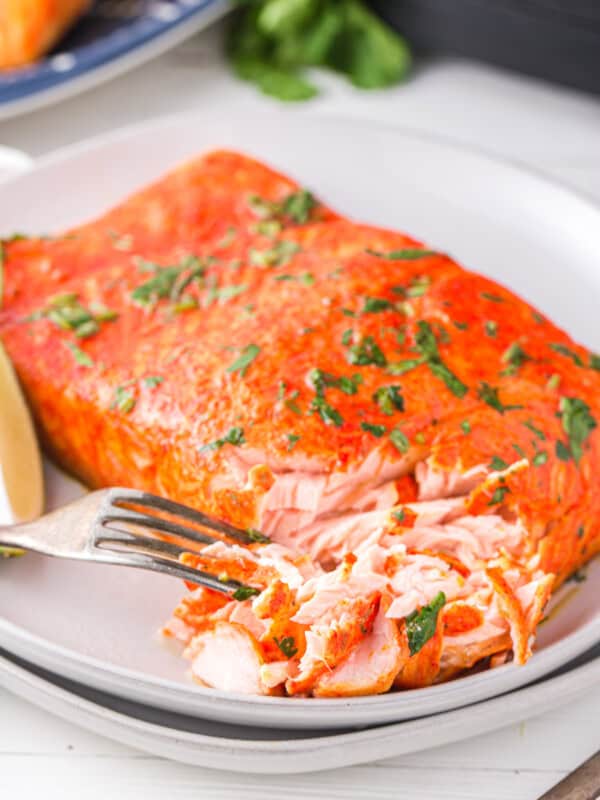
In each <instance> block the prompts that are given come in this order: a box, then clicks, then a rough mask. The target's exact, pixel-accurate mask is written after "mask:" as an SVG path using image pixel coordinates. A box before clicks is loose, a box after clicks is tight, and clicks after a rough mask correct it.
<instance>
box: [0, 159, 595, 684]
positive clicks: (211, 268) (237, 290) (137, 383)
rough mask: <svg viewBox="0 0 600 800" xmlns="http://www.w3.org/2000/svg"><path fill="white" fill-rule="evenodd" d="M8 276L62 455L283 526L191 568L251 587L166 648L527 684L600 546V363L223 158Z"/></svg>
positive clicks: (240, 678)
mask: <svg viewBox="0 0 600 800" xmlns="http://www.w3.org/2000/svg"><path fill="white" fill-rule="evenodd" d="M2 256H3V258H2V261H3V276H4V281H3V284H4V291H3V302H2V307H1V309H0V336H1V338H2V341H3V343H4V345H5V347H6V349H7V351H8V353H9V355H10V356H11V358H12V360H13V362H14V364H15V367H16V369H17V371H18V374H19V377H20V379H21V382H22V384H23V386H24V389H25V391H26V393H27V396H28V399H29V402H30V404H31V407H32V409H33V412H34V414H35V417H36V420H37V423H38V426H39V430H40V432H41V434H42V436H43V439H44V442H45V445H46V447H47V449H48V451H49V452H50V453H51V454H52V455H53V457H54V458H55V459H56V460H57V461H58V462H59V463H60V464H62V465H63V466H64V467H66V468H67V469H68V470H69V471H70V472H72V473H73V474H75V475H77V476H78V477H79V478H81V479H82V480H83V481H84V482H85V483H86V484H88V485H89V486H90V487H100V486H110V485H123V486H131V487H136V488H139V489H144V490H147V491H151V492H155V493H157V494H160V495H164V496H167V497H171V498H172V499H174V500H178V501H180V502H183V503H186V504H188V505H191V506H194V507H196V508H199V509H202V510H204V511H206V512H208V513H211V514H215V515H217V516H219V517H222V518H224V519H227V520H229V521H231V522H232V523H234V524H237V525H240V526H242V527H245V528H251V529H254V530H260V531H261V532H262V534H261V535H258V534H257V537H256V538H257V541H256V544H254V545H252V546H251V547H249V548H246V549H244V548H239V547H234V548H226V547H225V546H224V545H222V544H219V543H217V544H215V545H211V546H210V547H205V548H203V549H202V550H201V551H199V552H197V553H191V554H189V555H187V556H185V560H186V561H187V562H188V563H190V564H192V565H198V566H202V567H204V568H206V569H210V570H212V571H213V572H215V571H216V572H217V573H218V574H227V575H228V576H230V577H236V578H238V579H240V580H243V581H245V582H246V583H249V584H250V585H251V586H252V587H254V593H253V595H252V596H250V597H245V598H239V599H234V600H228V599H227V598H226V597H224V596H221V595H219V594H216V593H213V592H209V591H207V590H204V589H199V588H195V587H190V594H189V595H187V596H186V597H185V598H184V599H183V600H182V603H181V604H180V606H179V607H178V608H177V609H176V611H175V615H174V616H173V618H172V620H171V621H170V622H169V623H168V624H167V626H166V628H165V633H166V634H167V635H170V636H173V637H176V638H177V639H179V640H181V641H182V642H183V644H184V645H185V655H186V656H187V657H188V658H190V660H191V663H192V672H193V674H194V676H195V678H196V679H197V680H198V681H200V682H202V683H204V684H206V685H209V686H214V687H216V688H223V689H227V690H231V691H238V692H249V693H264V694H273V693H276V694H282V693H287V694H290V695H292V694H304V695H316V696H345V695H352V694H373V693H380V692H385V691H388V690H392V689H397V690H399V689H407V688H415V687H419V686H426V685H429V684H431V683H434V682H439V681H443V680H447V679H449V678H452V677H455V676H457V675H460V674H462V673H464V671H465V670H468V669H470V668H472V667H475V666H477V667H478V668H480V667H482V666H486V665H487V666H492V667H493V666H497V665H499V664H501V663H503V662H504V661H506V660H509V659H513V660H514V661H516V662H517V663H524V662H525V661H526V660H527V659H528V658H529V656H530V655H531V643H532V641H533V637H534V634H535V630H536V627H537V625H538V623H539V621H540V619H541V618H542V615H543V611H544V607H545V605H546V602H547V600H548V598H549V596H550V593H551V591H552V590H553V588H555V587H556V586H558V585H559V584H560V583H561V582H562V581H564V580H565V579H566V578H567V577H568V576H569V575H571V574H572V573H573V572H574V571H575V570H576V569H578V568H579V567H580V566H581V565H582V564H583V563H584V562H586V561H587V560H588V559H590V558H591V557H592V556H593V555H594V554H595V553H596V552H598V550H599V549H600V534H599V531H598V523H597V521H596V520H597V519H598V512H599V511H600V499H599V494H598V492H597V490H596V488H595V476H596V475H597V474H598V467H599V464H598V461H599V459H600V444H599V441H600V440H599V435H598V431H597V430H596V427H597V419H598V418H599V414H600V408H599V406H600V374H599V370H600V358H599V357H598V356H596V355H595V354H593V353H590V352H589V351H587V350H586V349H585V348H583V347H581V346H580V345H578V344H576V343H574V342H573V341H572V340H571V338H570V337H569V336H568V335H567V334H566V333H565V332H563V331H561V330H560V329H558V328H557V327H556V326H555V325H553V324H552V322H550V321H549V320H548V319H547V318H546V317H545V316H544V315H543V314H540V313H539V312H538V311H536V310H535V309H534V308H532V307H531V306H530V305H529V304H528V303H526V302H525V301H523V300H521V299H519V298H518V297H516V296H515V295H514V294H513V293H512V292H510V291H509V290H508V289H506V288H505V287H503V286H500V285H498V284H496V283H494V282H493V281H490V280H488V279H487V278H484V277H482V276H480V275H477V274H475V273H472V272H468V271H465V270H464V269H462V268H461V267H460V266H459V265H458V264H457V263H456V262H455V261H454V260H453V259H452V258H450V257H449V256H448V255H446V254H445V253H443V252H438V251H434V250H430V249H427V248H426V247H425V246H424V245H422V244H421V243H419V242H417V241H415V240H413V239H411V238H409V237H408V236H405V235H404V234H400V233H395V232H393V231H388V230H382V229H379V228H375V227H372V226H367V225H361V224H357V223H355V222H351V221H349V220H347V219H344V218H342V217H340V216H339V215H337V214H336V213H335V212H334V211H332V210H331V209H329V208H327V207H326V206H325V205H324V204H322V203H321V202H319V201H318V200H317V199H316V198H315V197H314V196H313V195H312V194H311V193H310V192H308V191H306V190H305V189H303V188H302V187H300V186H299V185H298V184H296V183H294V182H293V181H291V180H289V179H288V178H285V177H283V176H282V175H280V174H278V173H276V172H274V171H273V170H271V169H269V168H268V167H266V166H264V165H262V164H260V163H258V162H256V161H254V160H252V159H250V158H247V157H245V156H243V155H240V154H236V153H231V152H214V153H209V154H208V155H205V156H203V157H202V158H199V159H198V160H196V161H194V162H192V163H190V164H187V165H184V166H183V167H181V168H179V169H177V170H176V171H174V172H173V173H172V174H170V175H168V176H167V177H165V178H164V179H162V180H161V181H159V182H158V183H156V184H154V185H153V186H151V187H149V188H147V189H145V190H143V191H141V192H139V193H138V194H136V195H134V196H133V197H131V198H129V199H128V200H126V201H125V202H124V203H122V204H121V205H119V206H117V207H116V208H115V209H114V210H112V211H110V212H108V213H107V214H105V215H104V216H103V217H101V218H100V219H98V220H97V221H95V222H91V223H88V224H85V225H82V226H81V227H79V228H75V229H73V230H71V231H68V232H67V233H65V234H64V235H61V236H57V237H52V238H29V237H22V236H15V237H12V238H11V239H7V240H5V241H4V242H3V245H2ZM238 665H239V666H238Z"/></svg>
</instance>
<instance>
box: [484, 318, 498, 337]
mask: <svg viewBox="0 0 600 800" xmlns="http://www.w3.org/2000/svg"><path fill="white" fill-rule="evenodd" d="M485 333H486V336H489V337H490V338H492V339H495V338H496V334H497V333H498V323H497V322H494V320H491V319H489V320H488V321H487V322H486V323H485Z"/></svg>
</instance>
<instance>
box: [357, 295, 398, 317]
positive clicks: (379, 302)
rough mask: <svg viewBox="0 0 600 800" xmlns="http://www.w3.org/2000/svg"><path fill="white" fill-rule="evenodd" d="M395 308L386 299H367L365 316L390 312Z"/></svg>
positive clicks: (364, 308) (364, 310)
mask: <svg viewBox="0 0 600 800" xmlns="http://www.w3.org/2000/svg"><path fill="white" fill-rule="evenodd" d="M391 308H395V306H394V304H393V303H391V302H390V301H389V300H387V299H386V298H385V297H365V304H364V306H363V309H362V311H363V314H378V313H379V312H381V311H389V310H390V309H391Z"/></svg>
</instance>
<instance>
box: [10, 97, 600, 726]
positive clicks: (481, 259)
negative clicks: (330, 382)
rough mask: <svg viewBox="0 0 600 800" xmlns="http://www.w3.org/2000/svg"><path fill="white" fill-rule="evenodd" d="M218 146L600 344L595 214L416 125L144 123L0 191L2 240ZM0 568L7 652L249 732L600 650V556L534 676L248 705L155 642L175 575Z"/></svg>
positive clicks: (356, 716)
mask: <svg viewBox="0 0 600 800" xmlns="http://www.w3.org/2000/svg"><path fill="white" fill-rule="evenodd" d="M223 146H230V147H237V148H240V149H243V150H245V151H246V152H248V153H250V154H253V155H255V156H257V157H259V158H263V159H265V160H266V161H268V162H270V163H271V164H273V165H275V166H277V167H279V168H281V169H282V170H285V171H286V172H289V173H290V174H292V175H294V176H295V177H297V178H298V179H299V180H301V181H302V182H303V183H304V184H306V185H308V186H311V187H312V188H314V189H315V190H316V191H317V192H318V193H319V194H320V195H321V196H322V197H324V199H325V200H326V201H328V202H329V203H331V204H332V205H333V206H334V207H336V208H338V209H339V210H341V211H342V212H345V213H346V214H350V215H352V216H355V217H357V218H359V219H363V220H368V221H371V222H375V223H378V224H382V225H388V226H390V227H396V228H404V229H406V230H408V231H409V232H410V233H412V234H414V235H416V236H418V237H422V238H423V239H424V240H426V241H428V242H429V243H431V244H432V245H434V246H441V247H443V248H444V249H446V250H450V252H452V253H453V254H454V255H455V256H456V257H457V258H458V259H459V260H460V261H461V262H462V263H464V264H465V265H467V266H469V267H471V268H475V269H478V270H479V271H481V272H484V273H486V274H489V275H492V276H493V277H496V278H497V279H499V280H501V281H502V282H504V283H506V284H508V285H509V286H511V287H512V288H513V289H515V290H516V291H517V292H519V293H520V294H522V295H524V296H525V297H527V298H528V299H529V300H532V301H535V302H536V304H537V305H538V306H539V307H541V308H542V309H543V310H544V311H545V312H546V313H548V314H549V315H550V316H551V317H553V318H554V319H556V320H557V321H558V322H559V324H562V325H564V326H565V327H566V328H568V329H569V330H570V331H571V332H572V333H573V334H574V335H575V336H576V337H577V338H578V339H580V340H582V341H584V342H585V343H586V344H588V345H589V346H592V347H593V346H596V348H600V338H599V336H598V332H597V322H596V319H597V305H598V299H599V298H600V271H599V270H598V269H597V267H596V264H597V254H598V252H600V211H599V210H598V209H597V208H596V207H595V206H594V205H593V204H591V203H590V202H588V201H587V200H586V199H584V198H582V197H580V196H578V195H576V194H574V193H572V192H571V191H569V190H567V189H565V188H563V187H561V186H559V185H556V184H554V183H552V182H550V181H547V180H546V179H544V178H541V177H540V176H538V175H535V174H532V173H530V172H527V171H525V170H523V169H521V168H519V167H515V166H513V165H510V164H505V163H502V162H499V161H497V160H494V159H491V158H489V157H487V156H485V155H482V154H479V153H474V152H470V151H467V150H464V149H461V148H460V147H457V146H454V145H452V144H449V143H447V142H444V141H439V140H435V139H432V138H427V137H423V136H418V135H416V134H412V133H410V132H405V131H404V132H403V131H399V130H393V129H385V128H378V127H372V126H369V125H361V124H358V123H355V122H351V121H347V120H345V121H335V120H325V119H314V118H310V117H306V116H304V115H303V114H298V113H281V114H278V115H270V116H265V117H257V118H254V119H248V118H245V117H241V116H223V115H219V116H218V117H217V116H214V115H211V114H210V113H209V112H207V113H199V114H193V115H181V116H177V117H172V118H168V119H166V120H162V121H158V122H152V123H146V124H144V125H142V126H138V127H135V128H133V129H130V130H128V131H125V132H123V133H119V134H117V135H114V136H111V137H108V138H102V139H99V140H96V141H94V142H91V143H87V144H84V145H82V146H79V147H75V148H70V149H67V150H65V151H62V152H60V153H58V154H57V155H55V156H53V157H51V158H48V159H45V160H44V161H42V162H41V163H40V164H39V165H38V166H36V167H35V168H34V169H33V170H31V172H29V173H28V174H26V175H23V176H20V177H18V178H16V179H13V180H11V181H9V182H7V183H4V184H2V185H0V207H1V208H2V217H1V220H0V225H1V226H2V228H3V230H2V231H0V234H1V233H5V234H8V233H10V232H11V231H14V230H26V231H31V232H36V231H37V232H40V233H44V232H50V231H53V230H55V229H60V228H63V227H68V226H71V225H74V224H75V223H77V222H79V221H82V220H83V219H85V218H86V217H89V216H93V215H95V214H97V213H98V212H100V211H102V210H103V209H105V208H107V207H108V206H110V205H111V204H113V203H115V202H117V201H119V200H120V199H121V198H122V197H123V195H124V194H125V193H127V192H130V191H131V190H132V189H134V188H135V187H137V186H139V185H141V184H143V183H145V182H146V181H148V180H151V179H154V178H156V177H157V175H159V174H160V173H161V172H163V171H165V170H166V169H168V168H169V167H171V166H173V165H174V164H176V163H177V162H179V161H181V160H182V159H183V158H187V157H190V156H192V155H194V154H196V153H198V152H201V151H202V150H206V149H208V148H210V147H223ZM57 186H60V187H61V192H60V202H56V187H57ZM82 187H84V188H83V189H82ZM49 488H50V491H51V493H53V494H54V502H58V501H59V500H60V497H59V495H60V494H62V493H64V492H66V491H68V490H69V485H68V483H66V482H65V481H64V480H63V479H59V478H57V477H56V476H54V478H52V479H51V480H50V482H49ZM71 488H72V487H71ZM1 570H2V580H0V609H2V612H1V613H2V618H0V646H3V647H5V648H6V649H8V650H11V651H12V652H14V653H17V654H19V655H21V656H22V657H24V658H26V659H28V660H30V661H32V662H34V663H37V664H39V665H42V666H45V667H47V668H49V669H51V670H53V671H55V672H58V673H60V674H62V675H65V676H67V677H70V678H72V679H74V680H78V681H80V682H82V683H87V684H88V685H90V686H93V687H96V688H99V689H103V690H106V691H109V692H112V693H113V694H117V695H120V696H122V697H125V698H128V699H131V700H137V701H140V702H145V703H149V704H151V705H154V706H158V707H161V708H165V709H169V710H171V711H179V712H185V713H188V714H192V715H197V716H200V717H204V718H206V719H216V720H221V721H225V722H234V723H242V724H247V725H252V724H253V725H265V726H271V727H281V728H283V727H292V728H311V727H312V728H323V727H329V728H332V727H344V726H348V725H367V724H377V723H383V722H392V721H397V720H402V719H408V718H411V717H417V716H423V715H426V714H432V713H436V712H440V711H445V710H448V709H452V708H458V707H459V706H462V705H465V704H467V703H473V702H476V701H479V700H482V699H484V698H489V697H492V696H494V695H497V694H500V693H501V692H506V691H509V690H511V689H514V688H516V687H518V686H522V685H524V684H525V683H528V682H530V681H532V680H535V679H537V678H539V677H541V676H542V675H545V674H547V673H548V672H550V671H552V670H553V669H556V668H557V667H559V666H560V665H561V664H565V663H566V662H567V661H568V660H569V659H572V658H573V657H575V656H576V655H577V654H579V653H581V652H583V651H584V650H586V649H587V648H589V647H591V646H592V645H593V644H595V643H596V642H598V641H600V603H599V601H598V597H597V592H596V591H594V587H593V583H594V582H595V580H600V563H596V564H594V565H592V567H590V576H591V577H592V580H589V581H587V582H586V583H583V584H581V585H579V586H577V587H573V586H568V587H567V589H566V590H567V591H570V590H571V589H574V590H575V593H574V596H573V597H572V598H571V600H570V601H569V602H568V603H566V605H565V606H564V607H563V608H562V609H561V611H560V613H558V614H557V615H556V616H555V617H554V618H553V619H552V620H551V621H550V622H548V623H546V624H545V625H544V626H543V627H542V629H541V631H540V636H539V639H538V647H537V652H536V653H535V655H534V657H533V658H532V659H531V661H530V662H529V664H527V665H526V666H525V667H516V666H514V665H506V666H503V667H500V668H499V669H496V670H494V671H488V672H484V673H480V674H477V675H471V676H469V677H466V678H462V679H460V680H456V681H454V682H452V683H448V684H445V685H441V686H434V687H430V688H427V689H419V690H417V691H410V692H403V693H399V694H389V695H385V696H380V697H364V698H352V699H332V700H325V699H318V700H317V699H298V698H295V699H289V698H260V697H248V696H235V695H231V694H226V693H222V692H216V691H212V690H207V689H202V688H200V687H198V686H195V685H194V684H192V683H191V681H190V680H189V679H188V678H187V677H186V674H185V664H184V662H183V661H181V660H180V659H179V658H178V656H177V655H176V654H175V653H173V652H171V651H170V650H168V649H166V648H165V647H162V646H161V645H160V644H159V643H158V641H157V640H156V638H154V637H153V633H154V632H155V631H156V630H157V629H158V627H159V626H160V624H161V623H162V622H163V621H164V620H165V619H166V617H167V616H168V615H169V612H170V610H171V609H172V607H173V606H174V605H175V603H176V602H177V600H178V598H179V597H180V595H181V594H182V588H181V586H180V585H179V584H178V583H177V582H176V581H173V580H172V579H170V578H164V577H162V576H160V577H157V576H153V575H147V574H144V573H139V572H134V571H130V572H124V571H123V570H122V569H120V568H108V567H104V566H101V567H97V566H96V567H94V566H93V565H86V566H83V565H79V564H78V565H74V564H70V563H66V562H62V563H61V562H58V561H56V562H53V561H50V560H47V559H44V558H39V557H35V556H29V557H27V558H25V559H22V560H19V561H15V562H12V563H9V564H3V565H2V567H1ZM594 579H595V580H594Z"/></svg>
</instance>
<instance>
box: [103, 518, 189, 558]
mask: <svg viewBox="0 0 600 800" xmlns="http://www.w3.org/2000/svg"><path fill="white" fill-rule="evenodd" d="M102 527H103V528H104V527H105V526H102ZM111 544H119V545H122V546H123V548H125V549H126V550H133V549H134V548H143V549H145V550H147V551H148V553H149V554H151V553H159V554H163V555H168V556H172V557H173V558H175V559H179V558H180V556H182V555H183V554H184V553H189V550H188V549H186V548H185V547H180V546H179V545H177V544H173V542H167V541H165V540H164V539H155V538H154V537H152V536H138V535H137V534H131V533H127V532H125V531H115V530H112V529H111V528H106V532H105V533H102V534H96V535H95V537H94V545H95V547H99V548H100V549H107V550H110V549H113V548H111V547H103V545H111Z"/></svg>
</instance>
